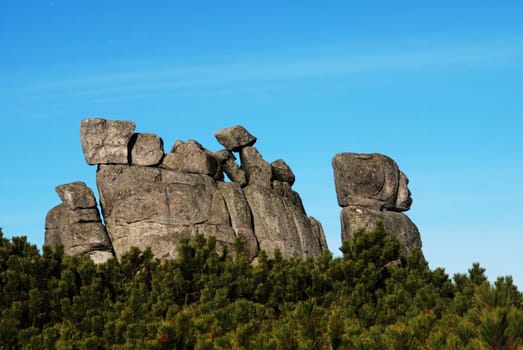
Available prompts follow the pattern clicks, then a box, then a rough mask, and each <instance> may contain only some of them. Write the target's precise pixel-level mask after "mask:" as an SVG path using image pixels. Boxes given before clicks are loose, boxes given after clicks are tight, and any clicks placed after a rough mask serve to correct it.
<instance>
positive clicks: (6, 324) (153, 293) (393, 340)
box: [0, 225, 523, 350]
mask: <svg viewBox="0 0 523 350" xmlns="http://www.w3.org/2000/svg"><path fill="white" fill-rule="evenodd" d="M341 251H342V252H343V256H342V257H339V258H334V257H333V256H332V254H331V253H329V252H325V253H324V254H323V255H321V256H319V257H317V258H315V259H312V258H310V259H307V260H299V259H284V258H282V256H281V254H278V253H277V254H276V255H275V257H274V258H272V259H271V258H269V257H268V256H267V255H266V254H264V253H261V254H260V256H259V257H258V259H257V261H256V262H255V263H253V264H251V263H250V261H249V259H248V257H247V255H246V252H245V250H244V249H243V247H242V244H241V242H237V244H236V248H235V249H231V250H226V249H225V250H219V249H216V240H215V239H214V238H212V237H211V238H209V239H205V238H203V237H198V238H197V239H195V240H193V241H189V240H186V241H183V242H182V244H181V247H180V249H179V252H178V258H177V259H176V260H172V261H158V260H156V259H154V258H153V255H152V253H151V251H149V250H146V251H139V250H137V249H133V250H131V251H130V252H129V253H127V254H126V255H125V256H124V257H122V259H121V260H120V261H118V260H116V259H111V260H109V261H108V262H106V263H104V264H100V265H95V264H94V263H92V261H91V260H90V259H89V257H87V256H78V257H70V256H64V254H63V250H62V249H61V248H60V247H54V248H49V247H44V249H43V252H42V253H40V252H39V251H38V249H37V248H36V247H35V246H34V245H31V244H30V243H29V242H27V240H26V239H25V238H24V237H15V238H12V239H6V238H4V237H3V235H2V233H1V230H0V349H275V350H278V349H329V350H330V349H402V350H403V349H523V296H522V293H521V292H519V291H518V289H517V288H516V287H515V286H514V284H513V282H512V279H511V278H510V277H504V278H499V279H498V280H497V281H496V282H495V283H493V284H491V283H489V282H488V281H487V279H486V277H485V270H484V269H483V268H481V267H480V265H479V264H474V265H473V266H472V268H471V269H470V270H469V271H468V273H467V274H456V275H455V276H454V277H453V278H452V279H451V278H449V277H448V276H447V274H446V273H445V271H444V270H443V269H440V268H437V269H434V270H431V269H430V268H429V266H428V264H427V262H426V261H425V260H424V258H423V255H422V254H421V252H420V251H415V252H414V253H413V254H412V255H411V256H410V257H409V258H407V259H405V258H402V257H401V256H400V245H399V243H398V241H397V240H396V239H395V238H394V237H393V236H392V235H389V234H387V233H386V232H385V230H384V228H383V225H377V228H376V229H375V230H373V231H370V232H365V231H363V230H361V231H358V232H357V233H356V234H355V237H354V239H353V240H352V241H350V242H344V243H343V246H342V248H341Z"/></svg>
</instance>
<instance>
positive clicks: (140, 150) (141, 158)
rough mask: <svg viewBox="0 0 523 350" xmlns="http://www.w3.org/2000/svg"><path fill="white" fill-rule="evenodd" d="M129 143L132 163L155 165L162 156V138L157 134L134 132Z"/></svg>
mask: <svg viewBox="0 0 523 350" xmlns="http://www.w3.org/2000/svg"><path fill="white" fill-rule="evenodd" d="M130 145H131V164H132V165H143V166H151V165H157V164H159V163H160V162H161V160H162V158H163V140H162V139H161V138H160V137H159V136H157V135H154V134H134V135H133V136H132V138H131V141H130Z"/></svg>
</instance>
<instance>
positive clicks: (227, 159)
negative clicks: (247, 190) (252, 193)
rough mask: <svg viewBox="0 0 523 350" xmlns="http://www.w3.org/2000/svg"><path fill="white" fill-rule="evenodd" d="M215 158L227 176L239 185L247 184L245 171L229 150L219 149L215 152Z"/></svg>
mask: <svg viewBox="0 0 523 350" xmlns="http://www.w3.org/2000/svg"><path fill="white" fill-rule="evenodd" d="M215 158H216V159H217V161H218V163H219V164H220V165H221V168H222V169H223V171H224V172H225V174H227V177H228V178H229V179H230V180H231V181H233V182H237V183H239V184H240V186H242V187H243V186H245V185H246V184H247V177H246V176H245V171H243V170H242V169H241V168H240V166H239V165H238V164H237V163H236V157H235V156H234V154H232V152H231V151H228V150H221V151H219V152H216V153H215Z"/></svg>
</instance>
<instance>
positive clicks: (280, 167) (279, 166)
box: [271, 159, 296, 185]
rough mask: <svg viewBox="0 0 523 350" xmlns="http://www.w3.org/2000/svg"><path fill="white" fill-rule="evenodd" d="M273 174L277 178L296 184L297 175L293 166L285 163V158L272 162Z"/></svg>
mask: <svg viewBox="0 0 523 350" xmlns="http://www.w3.org/2000/svg"><path fill="white" fill-rule="evenodd" d="M271 167H272V175H273V177H274V179H275V180H278V181H281V182H287V183H289V184H290V185H293V184H294V181H295V179H296V177H295V176H294V173H293V172H292V170H291V168H290V167H289V166H288V165H287V163H285V161H284V160H283V159H278V160H275V161H274V162H272V163H271Z"/></svg>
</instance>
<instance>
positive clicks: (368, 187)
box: [332, 153, 399, 210]
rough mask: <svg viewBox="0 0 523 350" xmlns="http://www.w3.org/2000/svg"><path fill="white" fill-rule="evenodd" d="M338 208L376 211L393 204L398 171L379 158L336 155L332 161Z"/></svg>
mask: <svg viewBox="0 0 523 350" xmlns="http://www.w3.org/2000/svg"><path fill="white" fill-rule="evenodd" d="M332 165H333V168H334V181H335V184H336V194H337V196H338V204H339V205H340V206H341V207H345V206H347V205H360V206H363V207H368V208H372V209H376V210H382V209H391V208H394V207H395V204H396V194H397V191H398V179H399V170H398V166H397V165H396V162H394V161H393V160H392V159H391V158H389V157H387V156H384V155H382V154H377V153H374V154H359V153H339V154H337V155H335V156H334V159H333V160H332Z"/></svg>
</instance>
